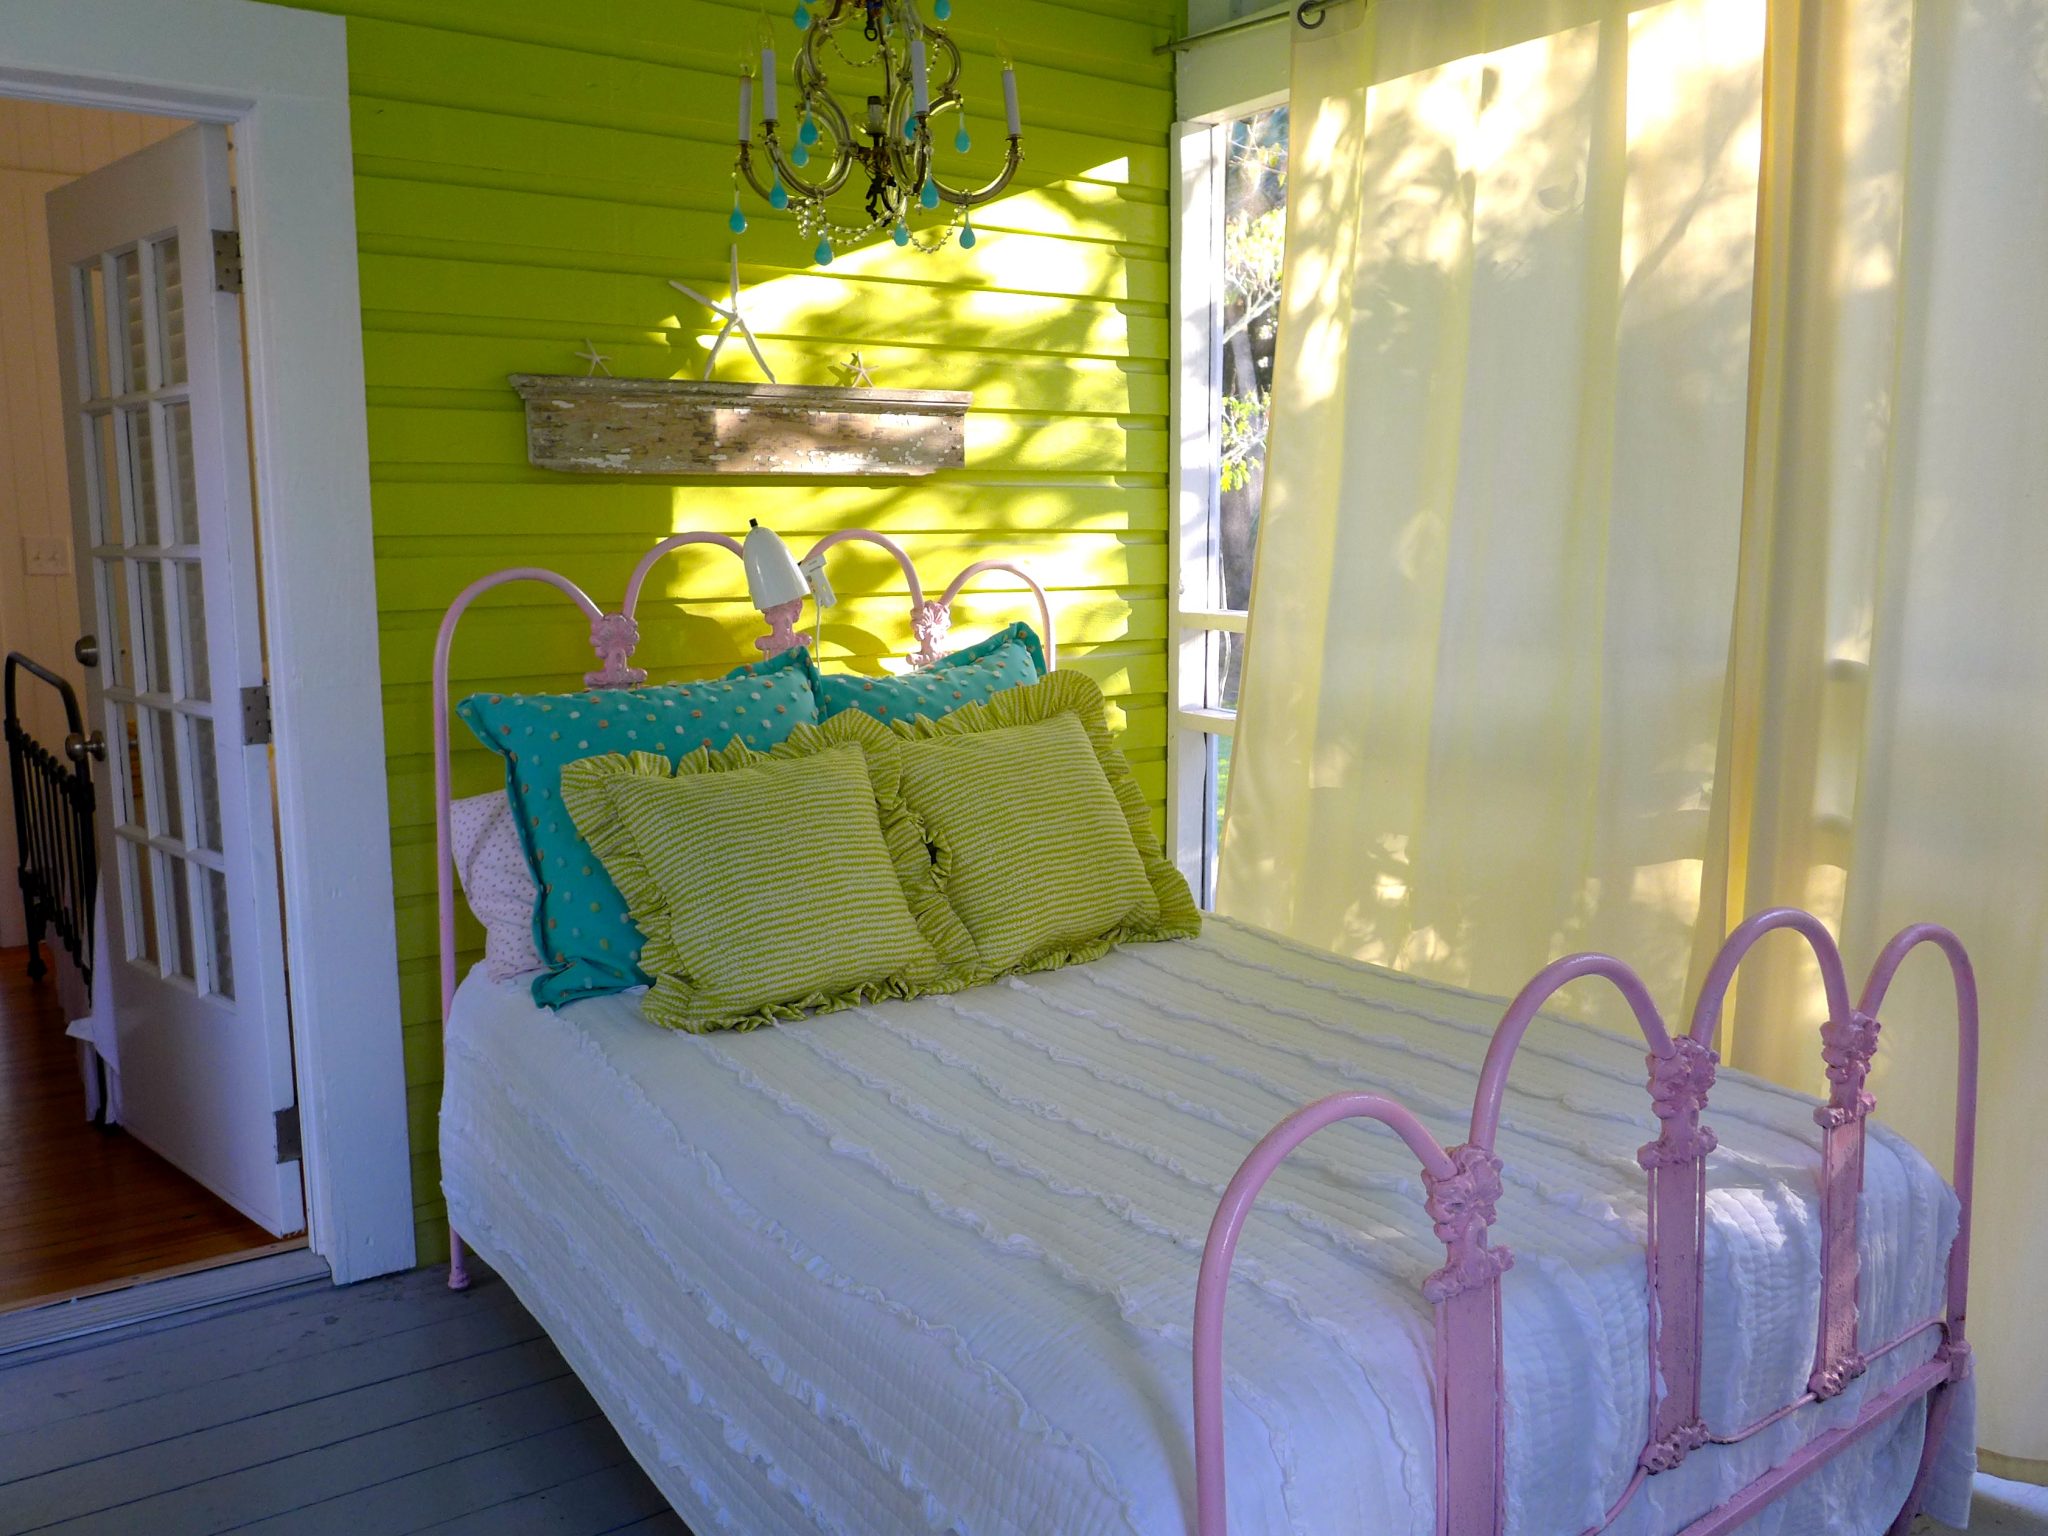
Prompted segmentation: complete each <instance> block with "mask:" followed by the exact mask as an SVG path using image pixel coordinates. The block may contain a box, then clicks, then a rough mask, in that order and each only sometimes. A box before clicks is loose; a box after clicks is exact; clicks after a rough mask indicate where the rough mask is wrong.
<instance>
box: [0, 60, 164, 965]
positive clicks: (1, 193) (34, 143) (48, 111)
mask: <svg viewBox="0 0 2048 1536" xmlns="http://www.w3.org/2000/svg"><path fill="white" fill-rule="evenodd" d="M184 126H185V125H184V124H183V123H182V122H179V121H178V120H176V119H175V118H168V117H145V116H143V115H142V114H140V113H134V112H105V111H100V110H98V109H97V108H91V107H70V106H57V105H53V104H50V103H47V102H38V101H15V100H10V99H6V98H0V652H5V651H10V650H14V651H21V652H24V653H25V654H27V655H29V656H33V657H34V658H35V659H36V660H37V661H40V662H42V663H43V665H45V666H47V667H50V668H51V669H52V670H54V671H56V672H58V673H59V674H61V675H62V676H64V677H67V678H69V679H71V682H72V685H73V686H74V687H76V688H78V689H79V690H80V692H81V695H82V694H83V689H84V678H83V675H82V672H81V669H80V668H79V666H78V664H77V663H76V662H75V661H73V660H72V659H71V644H72V642H73V641H74V640H75V639H77V638H78V634H79V625H78V589H77V585H76V578H75V577H74V576H73V575H72V574H71V573H70V572H71V568H72V565H73V564H74V563H75V560H76V556H75V555H74V554H73V553H72V550H71V500H70V492H69V489H68V487H67V484H66V479H65V472H64V417H63V413H62V409H61V401H60V400H59V397H58V385H57V320H56V314H55V310H54V309H53V307H52V304H51V295H50V257H49V251H48V247H47V245H46V242H45V238H44V223H43V197H44V194H46V193H47V192H48V191H49V190H50V189H51V188H52V187H57V186H62V185H63V184H64V183H65V182H67V181H70V180H72V179H74V178H75V177H78V176H81V175H83V174H84V173H85V172H87V171H92V170H97V169H98V168H99V167H101V166H103V165H106V164H109V163H110V162H112V161H115V160H118V159H120V158H121V157H122V156H123V155H128V154H132V153H134V152H135V151H136V150H138V149H141V148H142V147H143V146H145V145H147V144H153V143H155V142H156V141H157V140H158V139H162V138H166V137H168V136H169V135H171V134H173V133H175V132H177V131H178V130H179V129H180V128H182V127H184ZM37 539H40V540H45V541H48V540H55V541H56V545H57V547H59V548H61V549H62V550H63V552H64V555H65V560H66V564H65V573H64V574H62V575H30V574H29V572H28V566H27V558H26V545H25V544H24V540H37ZM21 697H22V716H23V719H24V721H25V723H26V724H27V725H28V727H29V729H30V730H31V731H33V732H35V734H36V736H37V738H38V739H39V740H41V741H42V742H43V743H44V744H45V745H47V746H49V747H51V748H53V749H54V748H56V747H57V746H58V744H59V743H60V742H62V740H63V738H64V715H63V710H62V708H61V707H60V706H59V705H58V703H57V698H56V695H55V693H54V692H53V691H52V690H51V689H49V688H47V687H46V686H44V685H43V684H42V683H39V682H37V681H35V680H34V679H32V678H24V679H23V680H22V693H21ZM82 702H83V700H82V698H81V703H82ZM88 725H89V722H88ZM14 868H15V853H14V805H13V790H12V787H11V786H10V785H9V783H8V782H7V775H6V770H5V768H4V767H0V945H16V944H20V943H23V942H24V941H25V937H26V935H25V933H24V930H23V926H22V919H21V892H20V889H19V888H18V887H17V886H16V884H15V880H14Z"/></svg>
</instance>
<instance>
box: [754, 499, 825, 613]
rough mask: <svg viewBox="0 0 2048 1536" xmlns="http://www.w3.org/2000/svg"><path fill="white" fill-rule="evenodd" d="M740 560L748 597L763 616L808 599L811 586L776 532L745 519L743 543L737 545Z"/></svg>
mask: <svg viewBox="0 0 2048 1536" xmlns="http://www.w3.org/2000/svg"><path fill="white" fill-rule="evenodd" d="M740 559H741V561H742V562H743V563H744V564H745V565H746V568H747V596H748V597H750V598H751V599H753V603H754V606H755V607H756V608H758V609H760V610H761V611H762V612H763V613H766V612H768V610H769V609H771V608H779V607H781V606H782V605H783V604H784V603H800V602H802V601H803V600H804V599H805V598H806V597H808V596H810V593H811V584H810V583H809V582H808V581H806V580H805V579H804V573H803V571H802V570H801V569H799V568H798V566H797V563H796V556H794V555H792V554H791V553H790V552H789V546H788V545H786V544H784V543H783V542H782V540H781V539H779V538H778V537H776V534H775V530H774V529H772V528H763V527H762V526H761V525H760V524H759V523H758V522H756V521H755V520H754V519H753V518H751V517H750V518H748V519H747V537H746V541H745V542H744V543H743V544H741V545H740Z"/></svg>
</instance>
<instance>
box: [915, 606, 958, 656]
mask: <svg viewBox="0 0 2048 1536" xmlns="http://www.w3.org/2000/svg"><path fill="white" fill-rule="evenodd" d="M952 627H953V610H952V609H951V608H950V607H949V606H947V604H946V603H945V602H943V601H941V600H936V599H935V600H932V601H929V602H925V603H921V604H919V605H918V608H917V611H916V612H915V613H913V614H912V615H911V616H910V633H911V635H912V636H913V637H914V638H915V639H916V641H917V654H916V655H915V656H914V657H912V658H911V659H912V660H913V661H915V662H916V663H917V665H918V666H920V667H929V666H931V665H932V664H933V663H934V662H936V661H937V660H938V659H939V658H940V657H941V656H943V655H944V654H945V644H946V634H947V632H948V631H949V630H951V629H952Z"/></svg>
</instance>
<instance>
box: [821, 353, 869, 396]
mask: <svg viewBox="0 0 2048 1536" xmlns="http://www.w3.org/2000/svg"><path fill="white" fill-rule="evenodd" d="M832 371H833V372H834V373H836V374H838V375H839V376H840V377H841V378H843V379H844V380H845V381H846V387H847V388H848V389H862V388H866V389H873V388H874V387H875V376H874V374H872V373H870V372H869V371H868V365H867V363H866V362H865V361H864V360H863V359H862V358H861V355H860V354H859V353H858V352H855V353H854V354H853V355H852V356H851V357H849V358H847V360H846V361H845V362H843V363H841V364H840V365H839V366H838V367H836V368H834V369H833V370H832Z"/></svg>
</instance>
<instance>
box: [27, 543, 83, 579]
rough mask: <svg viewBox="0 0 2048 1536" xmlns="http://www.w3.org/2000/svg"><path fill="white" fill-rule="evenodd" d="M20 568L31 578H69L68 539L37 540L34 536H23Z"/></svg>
mask: <svg viewBox="0 0 2048 1536" xmlns="http://www.w3.org/2000/svg"><path fill="white" fill-rule="evenodd" d="M21 563H22V568H23V569H24V570H26V571H27V572H28V574H29V575H31V576H69V575H70V574H71V541H70V540H69V539H52V538H39V537H37V536H36V535H34V534H23V535H22V539H21Z"/></svg>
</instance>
